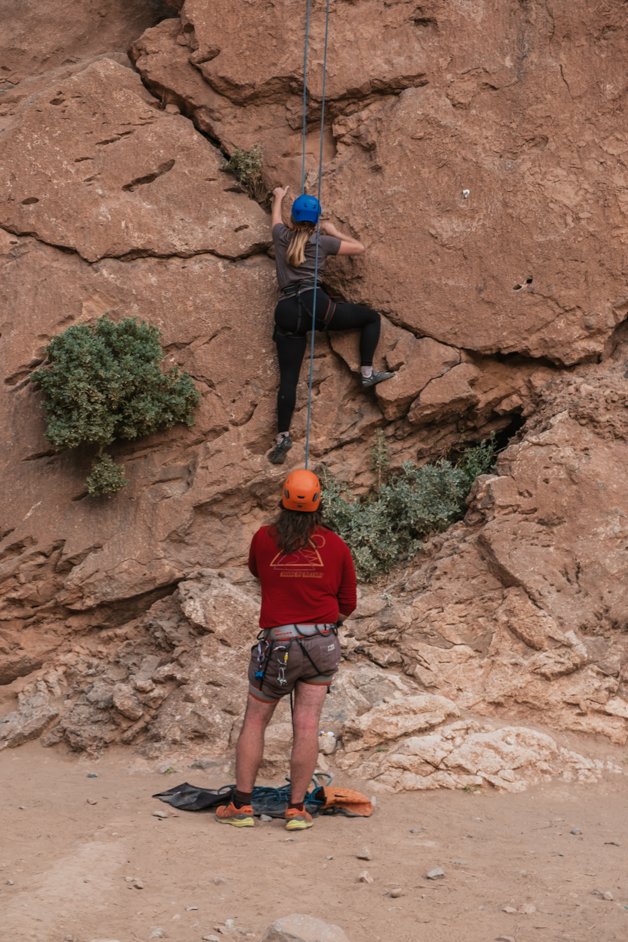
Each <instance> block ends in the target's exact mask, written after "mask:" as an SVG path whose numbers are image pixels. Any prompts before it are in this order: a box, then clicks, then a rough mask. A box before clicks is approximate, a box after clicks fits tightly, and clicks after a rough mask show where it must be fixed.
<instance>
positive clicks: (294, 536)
mask: <svg viewBox="0 0 628 942" xmlns="http://www.w3.org/2000/svg"><path fill="white" fill-rule="evenodd" d="M322 521H323V505H322V504H320V505H319V508H318V510H315V511H314V512H313V513H303V511H301V510H286V508H285V507H282V508H281V510H280V512H279V516H278V517H277V519H276V520H275V522H274V523H273V527H272V534H273V537H274V539H275V542H276V543H277V546H278V547H279V549H280V550H281V552H282V553H296V551H297V550H300V549H303V547H304V546H307V544H308V543H309V540H310V537H311V536H312V534H313V533H314V530H315V529H316V527H318V526H320V525H321V523H322Z"/></svg>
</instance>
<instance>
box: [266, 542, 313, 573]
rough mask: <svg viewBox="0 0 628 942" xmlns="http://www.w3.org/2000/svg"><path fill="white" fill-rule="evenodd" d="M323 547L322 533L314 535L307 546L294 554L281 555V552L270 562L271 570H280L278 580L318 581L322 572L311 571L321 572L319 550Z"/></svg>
mask: <svg viewBox="0 0 628 942" xmlns="http://www.w3.org/2000/svg"><path fill="white" fill-rule="evenodd" d="M324 546H325V537H324V536H323V534H322V533H314V534H313V535H312V536H311V537H310V539H309V541H308V545H307V546H303V547H302V548H301V549H299V550H297V551H296V552H294V553H282V552H281V551H280V552H279V553H277V555H276V556H275V557H274V558H273V559H272V560H271V562H270V568H271V569H281V570H282V571H281V572H280V573H279V578H280V579H320V578H322V575H323V573H322V572H313V571H312V570H316V569H319V570H322V569H323V568H324V563H323V559H322V557H321V554H320V552H319V551H320V550H321V549H322V548H323V547H324Z"/></svg>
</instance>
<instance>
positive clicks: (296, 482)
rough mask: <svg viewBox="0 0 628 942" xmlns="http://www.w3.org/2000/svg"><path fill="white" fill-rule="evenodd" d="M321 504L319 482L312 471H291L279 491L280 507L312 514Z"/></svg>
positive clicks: (298, 469)
mask: <svg viewBox="0 0 628 942" xmlns="http://www.w3.org/2000/svg"><path fill="white" fill-rule="evenodd" d="M320 504H321V482H320V481H319V480H318V478H317V477H316V475H315V474H314V473H313V472H312V471H306V470H305V469H300V468H297V470H296V471H291V472H290V474H289V475H288V477H287V478H286V480H285V481H284V483H283V487H282V489H281V506H282V507H284V508H285V509H286V510H300V511H302V512H303V513H314V511H315V510H318V508H319V507H320Z"/></svg>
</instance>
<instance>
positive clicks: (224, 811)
mask: <svg viewBox="0 0 628 942" xmlns="http://www.w3.org/2000/svg"><path fill="white" fill-rule="evenodd" d="M216 821H220V823H221V824H232V825H233V827H234V828H252V827H253V825H254V824H255V819H254V818H253V808H252V807H251V805H242V806H241V807H240V808H236V806H235V805H234V803H233V802H232V801H230V802H229V804H228V805H221V806H220V807H219V808H217V809H216Z"/></svg>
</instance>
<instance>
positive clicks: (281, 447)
mask: <svg viewBox="0 0 628 942" xmlns="http://www.w3.org/2000/svg"><path fill="white" fill-rule="evenodd" d="M291 448H292V439H291V438H290V436H289V435H284V437H283V438H282V439H280V441H278V442H275V444H274V446H273V448H272V450H271V451H269V452H268V460H269V461H270V463H271V464H283V463H284V461H285V460H286V455H287V454H288V452H289V451H290V449H291Z"/></svg>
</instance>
